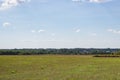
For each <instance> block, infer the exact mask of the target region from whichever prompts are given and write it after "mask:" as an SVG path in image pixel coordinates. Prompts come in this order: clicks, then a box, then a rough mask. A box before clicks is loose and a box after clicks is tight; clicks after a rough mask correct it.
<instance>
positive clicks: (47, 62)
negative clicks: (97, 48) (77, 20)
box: [0, 55, 120, 80]
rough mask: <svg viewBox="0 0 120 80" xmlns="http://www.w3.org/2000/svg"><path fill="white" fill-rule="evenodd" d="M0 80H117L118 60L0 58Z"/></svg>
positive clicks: (51, 57)
mask: <svg viewBox="0 0 120 80" xmlns="http://www.w3.org/2000/svg"><path fill="white" fill-rule="evenodd" d="M0 80H120V58H96V57H92V56H79V55H78V56H77V55H41V56H0Z"/></svg>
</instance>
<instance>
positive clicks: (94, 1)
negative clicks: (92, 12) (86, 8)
mask: <svg viewBox="0 0 120 80" xmlns="http://www.w3.org/2000/svg"><path fill="white" fill-rule="evenodd" d="M88 1H89V2H91V3H104V2H109V1H111V0H88Z"/></svg>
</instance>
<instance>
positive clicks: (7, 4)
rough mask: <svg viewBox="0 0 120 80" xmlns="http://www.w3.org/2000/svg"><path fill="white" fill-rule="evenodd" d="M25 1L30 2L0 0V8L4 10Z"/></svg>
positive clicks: (28, 0)
mask: <svg viewBox="0 0 120 80" xmlns="http://www.w3.org/2000/svg"><path fill="white" fill-rule="evenodd" d="M25 2H30V0H2V2H1V4H0V10H6V9H9V8H12V7H15V6H18V5H19V4H21V3H25Z"/></svg>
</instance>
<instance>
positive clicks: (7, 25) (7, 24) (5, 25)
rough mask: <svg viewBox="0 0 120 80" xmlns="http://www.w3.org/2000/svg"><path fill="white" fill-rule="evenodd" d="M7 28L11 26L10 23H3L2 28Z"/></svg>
mask: <svg viewBox="0 0 120 80" xmlns="http://www.w3.org/2000/svg"><path fill="white" fill-rule="evenodd" d="M9 26H11V23H9V22H4V23H3V27H9Z"/></svg>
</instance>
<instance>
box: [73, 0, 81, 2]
mask: <svg viewBox="0 0 120 80" xmlns="http://www.w3.org/2000/svg"><path fill="white" fill-rule="evenodd" d="M72 1H73V2H82V0H72Z"/></svg>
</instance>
